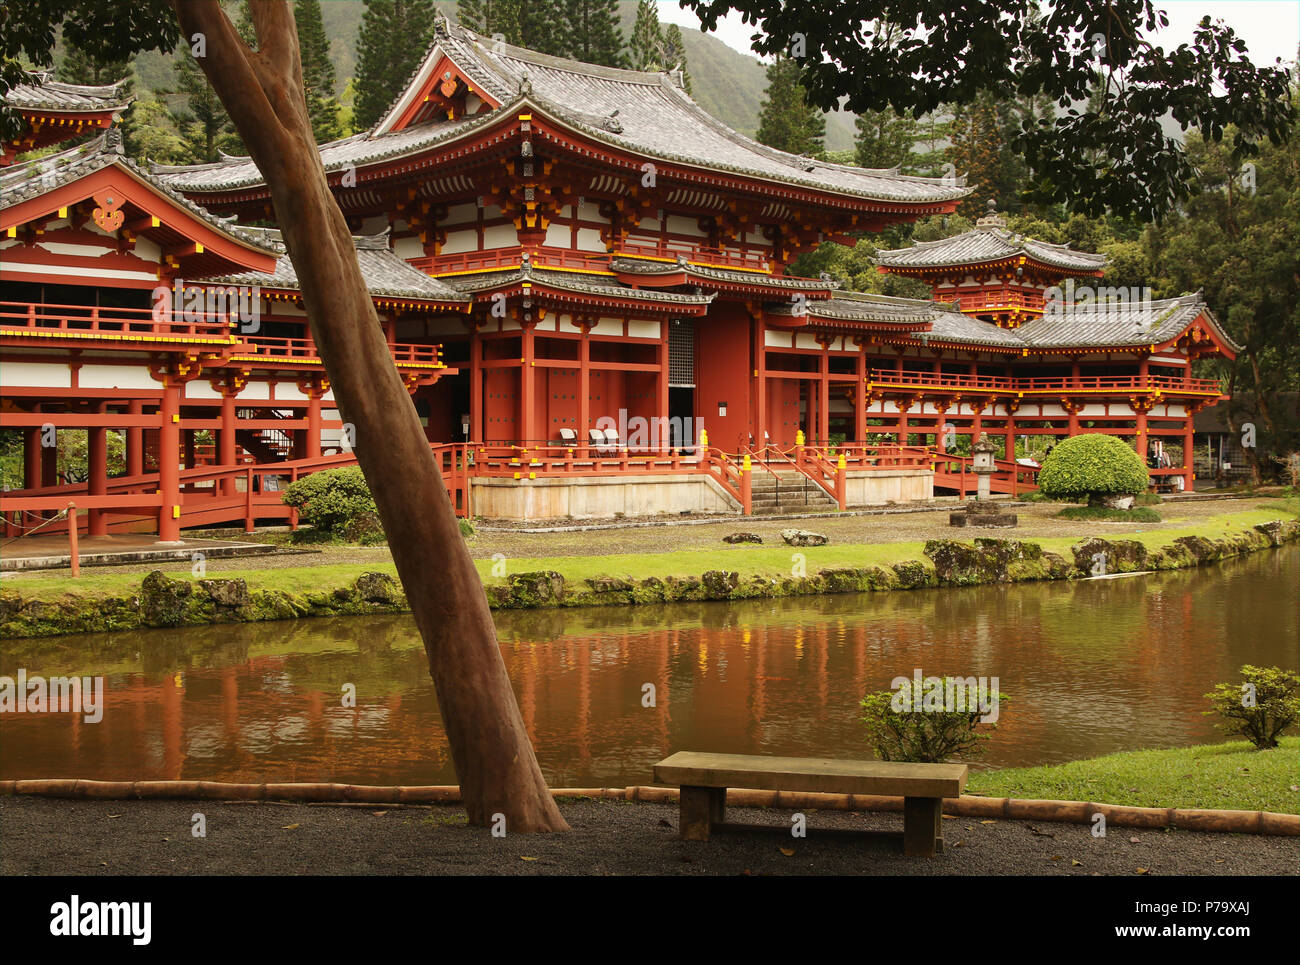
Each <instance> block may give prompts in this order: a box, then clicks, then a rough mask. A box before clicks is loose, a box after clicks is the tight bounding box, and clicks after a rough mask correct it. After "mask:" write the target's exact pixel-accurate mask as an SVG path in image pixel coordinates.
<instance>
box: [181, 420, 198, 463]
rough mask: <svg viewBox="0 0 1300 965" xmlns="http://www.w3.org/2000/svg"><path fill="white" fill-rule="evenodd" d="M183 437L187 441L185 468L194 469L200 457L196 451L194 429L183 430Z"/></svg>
mask: <svg viewBox="0 0 1300 965" xmlns="http://www.w3.org/2000/svg"><path fill="white" fill-rule="evenodd" d="M181 438H182V439H183V440H184V443H185V468H186V469H193V468H194V467H195V466H196V465H197V464H198V457H197V455H196V454H195V451H194V430H193V429H183V430H181Z"/></svg>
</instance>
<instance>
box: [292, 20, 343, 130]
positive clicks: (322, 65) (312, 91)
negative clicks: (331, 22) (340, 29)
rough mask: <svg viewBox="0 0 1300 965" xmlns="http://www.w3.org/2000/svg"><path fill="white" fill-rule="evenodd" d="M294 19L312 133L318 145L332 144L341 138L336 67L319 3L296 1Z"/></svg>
mask: <svg viewBox="0 0 1300 965" xmlns="http://www.w3.org/2000/svg"><path fill="white" fill-rule="evenodd" d="M293 16H294V19H295V20H296V21H297V22H298V52H299V54H300V55H301V57H302V83H303V90H304V93H305V94H306V95H307V114H308V116H310V117H311V129H312V133H314V134H315V135H316V143H317V144H321V143H324V142H326V141H333V140H336V139H337V138H338V136H339V134H340V127H339V102H338V98H337V97H335V96H334V83H335V78H334V65H333V64H332V63H330V40H329V37H327V36H325V24H324V23H323V22H322V21H321V14H320V0H294V3H293Z"/></svg>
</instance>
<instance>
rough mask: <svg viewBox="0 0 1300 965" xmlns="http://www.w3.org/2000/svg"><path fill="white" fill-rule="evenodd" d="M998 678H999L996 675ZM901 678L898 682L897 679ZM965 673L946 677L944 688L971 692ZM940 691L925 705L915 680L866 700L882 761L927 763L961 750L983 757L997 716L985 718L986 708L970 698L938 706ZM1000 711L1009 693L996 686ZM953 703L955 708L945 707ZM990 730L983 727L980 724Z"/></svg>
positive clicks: (994, 702) (865, 719)
mask: <svg viewBox="0 0 1300 965" xmlns="http://www.w3.org/2000/svg"><path fill="white" fill-rule="evenodd" d="M994 679H995V682H996V678H994ZM938 680H939V678H935V677H931V678H927V684H930V683H931V682H934V683H936V684H937V682H938ZM896 683H897V681H896ZM960 683H961V680H960V678H953V677H944V678H942V693H943V694H949V693H952V694H954V695H955V696H956V695H961V694H963V693H966V691H965V689H964V688H963V687H962V686H958V685H959V684H960ZM932 696H935V694H934V692H933V688H931V687H927V688H926V690H925V691H924V692H923V696H922V699H921V704H920V706H916V694H915V693H914V691H913V687H912V685H911V682H910V681H909V682H908V683H907V684H905V685H903V686H901V687H900V688H898V689H897V690H885V691H881V692H879V693H874V694H868V695H867V698H866V699H865V700H863V701H862V705H861V706H862V710H863V716H862V723H864V724H865V725H866V727H867V741H868V743H870V744H871V746H872V747H873V748H875V751H876V756H877V757H879V758H880V759H881V760H882V761H908V762H913V763H921V764H941V763H943V762H944V761H946V760H948V759H949V758H950V757H953V756H955V755H958V754H964V755H967V756H971V757H974V756H978V755H979V754H982V753H983V752H984V747H983V745H984V742H985V741H987V740H988V739H989V733H988V731H991V730H993V729H995V728H996V727H997V724H996V714H994V717H995V720H991V721H988V722H987V723H986V722H984V721H983V720H981V718H982V717H983V716H984V711H982V710H981V709H980V708H979V707H972V706H970V704H971V703H973V702H974V700H973V696H972V698H971V700H969V701H962V700H960V699H959V700H957V701H954V702H951V703H948V702H943V704H942V706H939V707H936V706H935V704H934V703H932V702H931V700H930V699H929V698H930V697H932ZM989 699H990V703H991V706H992V707H993V708H994V709H995V710H996V709H997V708H1000V707H1001V705H1002V704H1005V703H1006V702H1007V698H1006V697H1005V696H1004V695H1002V694H1001V693H998V692H997V691H996V690H994V691H993V692H992V693H991V694H990V695H989ZM947 707H951V708H952V709H945V708H947ZM981 724H983V725H984V730H979V729H978V728H979V727H980V725H981Z"/></svg>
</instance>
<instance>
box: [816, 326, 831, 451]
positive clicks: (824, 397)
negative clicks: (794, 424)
mask: <svg viewBox="0 0 1300 965" xmlns="http://www.w3.org/2000/svg"><path fill="white" fill-rule="evenodd" d="M817 364H818V379H817V441H818V442H820V443H821V444H822V445H828V444H829V443H830V439H831V351H830V342H823V343H822V354H821V355H820V356H819V357H818V359H817Z"/></svg>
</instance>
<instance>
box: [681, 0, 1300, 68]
mask: <svg viewBox="0 0 1300 965" xmlns="http://www.w3.org/2000/svg"><path fill="white" fill-rule="evenodd" d="M657 2H658V4H659V19H660V20H661V21H662V22H664V23H676V24H680V25H682V26H683V27H694V28H696V29H698V28H699V26H700V21H699V19H698V18H697V17H696V16H695V14H694V13H693V12H690V11H687V10H683V9H682V8H681V7H680V6H678V4H677V0H657ZM1155 5H1156V7H1157V9H1161V10H1164V11H1165V12H1166V13H1167V14H1169V26H1168V27H1167V28H1166V29H1165V30H1164V31H1161V32H1160V33H1159V34H1158V35H1157V36H1156V38H1155V40H1156V42H1157V43H1158V44H1160V46H1162V47H1164V48H1165V49H1166V50H1170V49H1172V48H1174V47H1177V46H1178V45H1179V44H1181V43H1190V42H1191V39H1192V31H1193V30H1194V28H1195V26H1196V24H1197V22H1198V21H1199V20H1200V19H1201V18H1202V17H1204V16H1205V15H1207V14H1208V15H1209V16H1210V17H1211V18H1212V19H1215V20H1223V21H1224V22H1225V23H1227V24H1228V26H1230V27H1232V28H1233V30H1235V31H1236V32H1237V35H1238V36H1239V37H1241V38H1242V39H1243V40H1244V41H1245V42H1246V49H1247V50H1248V51H1249V53H1250V59H1251V60H1252V61H1253V62H1254V63H1255V64H1256V65H1257V66H1263V65H1265V64H1272V63H1273V61H1274V59H1276V58H1278V57H1280V58H1282V60H1284V61H1287V62H1290V61H1292V60H1294V59H1295V57H1296V47H1297V45H1300V2H1297V0H1155ZM753 32H754V26H753V25H752V24H745V23H742V22H741V20H740V16H739V15H738V14H735V13H732V14H730V15H729V16H728V17H726V18H725V19H722V20H719V21H718V27H717V30H715V31H713V34H714V36H716V37H717V38H718V39H719V40H721V41H722V42H723V43H725V44H727V45H728V46H730V47H734V48H735V49H736V50H739V51H742V52H744V53H752V51H751V50H750V49H749V38H750V36H751V35H752V34H753Z"/></svg>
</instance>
